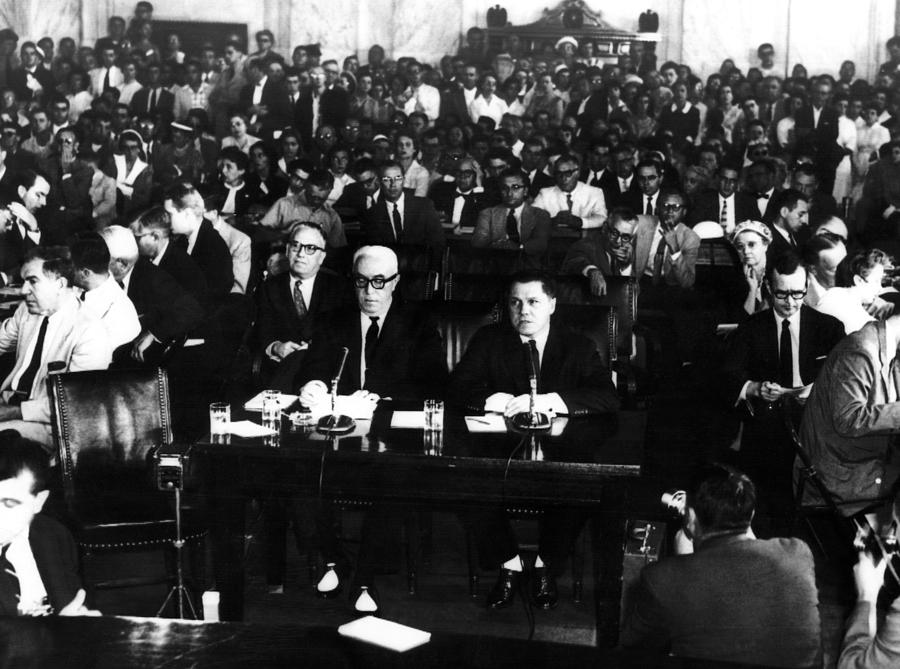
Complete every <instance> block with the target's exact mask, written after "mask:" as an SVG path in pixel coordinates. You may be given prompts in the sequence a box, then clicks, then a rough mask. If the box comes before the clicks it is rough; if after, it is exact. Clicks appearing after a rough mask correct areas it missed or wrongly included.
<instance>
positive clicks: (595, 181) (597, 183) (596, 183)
mask: <svg viewBox="0 0 900 669" xmlns="http://www.w3.org/2000/svg"><path fill="white" fill-rule="evenodd" d="M590 185H591V186H594V187H597V188H599V187H600V172H594V178H593V179H591V184H590Z"/></svg>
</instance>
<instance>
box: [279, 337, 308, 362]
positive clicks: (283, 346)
mask: <svg viewBox="0 0 900 669" xmlns="http://www.w3.org/2000/svg"><path fill="white" fill-rule="evenodd" d="M307 348H309V344H308V343H306V342H300V343H299V344H298V343H297V342H295V341H285V342H281V341H276V342H275V343H274V344H272V353H274V354H275V356H276V357H277V358H278V360H279V362H280V361H281V360H284V359H285V358H286V357H288V356H289V355H290V354H291V353H295V352H297V351H303V350H305V349H307Z"/></svg>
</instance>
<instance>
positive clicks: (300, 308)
mask: <svg viewBox="0 0 900 669" xmlns="http://www.w3.org/2000/svg"><path fill="white" fill-rule="evenodd" d="M301 283H302V281H295V282H294V307H295V308H296V309H297V315H298V316H299V317H300V318H303V317H304V316H306V314H307V312H308V311H309V309H307V308H306V300H304V299H303V293H302V292H301V290H300V284H301Z"/></svg>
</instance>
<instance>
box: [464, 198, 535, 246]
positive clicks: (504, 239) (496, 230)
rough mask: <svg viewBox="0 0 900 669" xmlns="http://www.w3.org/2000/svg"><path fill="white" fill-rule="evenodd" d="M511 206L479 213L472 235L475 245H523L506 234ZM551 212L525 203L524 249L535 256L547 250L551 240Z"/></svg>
mask: <svg viewBox="0 0 900 669" xmlns="http://www.w3.org/2000/svg"><path fill="white" fill-rule="evenodd" d="M508 215H509V208H508V207H505V206H503V205H499V206H497V207H490V208H488V209H482V210H481V212H480V213H479V214H478V223H477V224H476V226H475V233H474V234H473V235H472V246H474V247H475V248H477V249H479V248H499V249H507V248H508V249H518V248H519V245H518V244H516V243H514V242H512V241H510V239H509V237H508V236H507V234H506V218H507V216H508ZM550 227H551V223H550V214H548V213H547V212H546V211H544V210H543V209H538V208H537V207H532V206H531V205H530V204H527V203H526V204H524V205H523V206H522V220H521V221H520V222H519V238H520V239H521V243H522V250H523V251H524V252H525V253H526V254H528V255H532V256H540V255H543V254H544V253H546V252H547V246H548V244H549V243H550Z"/></svg>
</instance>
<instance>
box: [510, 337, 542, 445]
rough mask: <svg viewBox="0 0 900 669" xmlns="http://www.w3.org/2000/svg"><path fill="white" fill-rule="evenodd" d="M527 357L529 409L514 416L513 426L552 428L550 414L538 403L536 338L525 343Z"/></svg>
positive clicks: (531, 429) (536, 429)
mask: <svg viewBox="0 0 900 669" xmlns="http://www.w3.org/2000/svg"><path fill="white" fill-rule="evenodd" d="M525 349H526V353H527V355H526V357H527V358H528V385H529V395H528V411H527V412H524V411H523V412H522V413H519V414H516V415H515V416H513V419H512V422H513V427H516V428H518V429H520V430H527V431H529V432H531V431H539V430H549V429H550V423H551V421H550V416H548V415H547V414H545V413H540V412H538V410H537V408H536V405H537V368H536V367H535V365H534V359H535V358H536V357H538V350H537V344H535V343H534V339H529V340H528V343H527V344H525Z"/></svg>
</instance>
